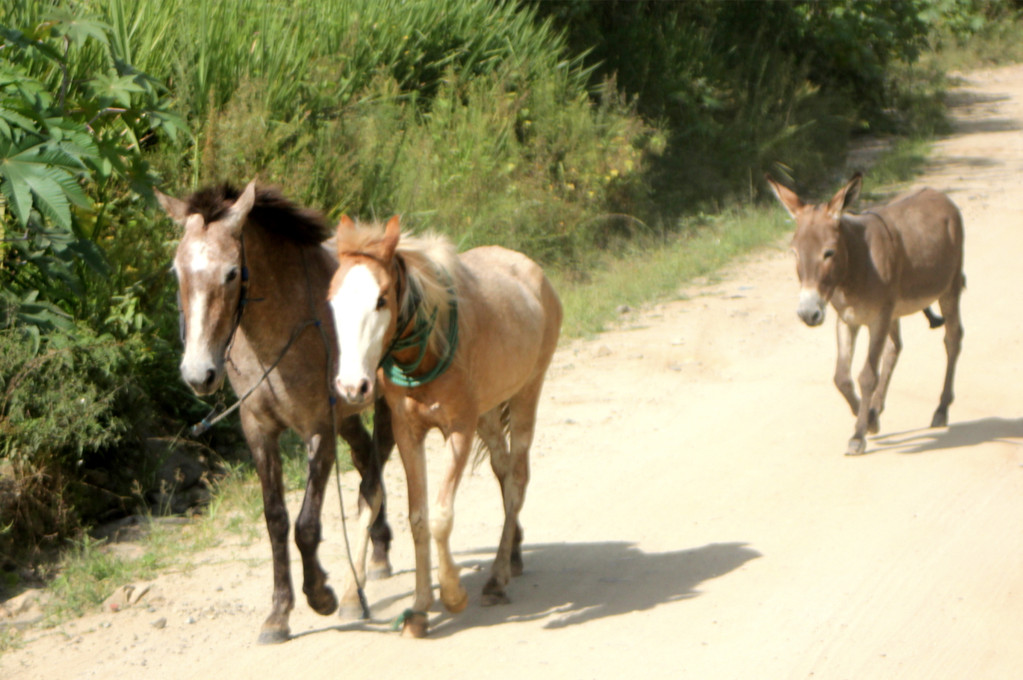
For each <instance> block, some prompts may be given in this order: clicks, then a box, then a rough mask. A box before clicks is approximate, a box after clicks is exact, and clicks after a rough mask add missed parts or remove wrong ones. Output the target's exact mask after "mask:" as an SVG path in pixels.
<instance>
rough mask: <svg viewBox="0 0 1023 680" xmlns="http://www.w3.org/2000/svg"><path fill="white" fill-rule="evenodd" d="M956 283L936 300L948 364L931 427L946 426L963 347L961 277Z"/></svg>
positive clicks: (958, 275)
mask: <svg viewBox="0 0 1023 680" xmlns="http://www.w3.org/2000/svg"><path fill="white" fill-rule="evenodd" d="M957 277H958V281H957V283H956V285H955V286H953V288H952V290H950V291H949V292H948V293H946V294H945V295H943V296H942V297H941V298H939V300H938V304H939V305H940V306H941V313H942V315H943V316H944V317H945V354H947V355H948V364H947V365H946V367H945V386H944V388H943V389H942V391H941V401H940V402H938V408H937V410H936V411H935V412H934V417H933V418H932V419H931V427H945V426H946V425H948V407H949V404H951V403H952V400H953V399H954V398H955V395H954V394H953V391H952V383H953V382H954V381H955V373H956V360H957V359H958V358H959V351H960V350H961V349H962V346H963V324H962V321H961V320H960V315H959V296H960V294H961V293H962V275H961V274H957Z"/></svg>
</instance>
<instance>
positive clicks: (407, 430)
mask: <svg viewBox="0 0 1023 680" xmlns="http://www.w3.org/2000/svg"><path fill="white" fill-rule="evenodd" d="M393 417H394V419H393V428H394V441H395V443H396V444H397V445H398V452H399V453H400V454H401V462H402V465H403V466H404V467H405V480H406V483H407V484H408V518H409V526H410V528H411V530H412V542H413V545H414V546H415V558H416V589H415V595H414V597H413V601H412V608H411V609H410V610H409V611H407V612H405V614H404V616H403V618H404V622H403V624H402V631H401V634H402V636H404V637H416V638H421V637H425V636H426V630H427V627H428V617H429V611H430V606H431V605H433V583H432V581H431V574H430V527H429V522H430V514H429V509H428V507H427V501H426V448H425V446H424V441H425V439H426V430H425V428H422V427H421V426H413V424H412V423H411V422H410V420H409V415H408V414H407V413H401V414H399V413H394V414H393Z"/></svg>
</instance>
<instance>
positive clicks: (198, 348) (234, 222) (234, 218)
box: [157, 182, 256, 395]
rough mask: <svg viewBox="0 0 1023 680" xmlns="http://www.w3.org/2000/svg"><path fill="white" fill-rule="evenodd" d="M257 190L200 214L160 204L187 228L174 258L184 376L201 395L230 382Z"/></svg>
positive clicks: (171, 202)
mask: <svg viewBox="0 0 1023 680" xmlns="http://www.w3.org/2000/svg"><path fill="white" fill-rule="evenodd" d="M255 191H256V190H255V182H250V183H249V185H248V186H247V187H245V190H244V191H243V192H242V193H241V195H240V196H239V197H238V198H237V199H236V200H235V201H234V203H232V204H230V205H226V204H225V205H219V206H212V207H207V208H209V209H204V210H199V211H193V210H192V209H190V208H189V204H188V203H186V202H185V201H181V200H178V199H176V198H172V197H170V196H167V195H165V194H162V193H159V192H157V198H158V199H159V200H160V205H161V206H163V209H164V210H165V211H166V212H167V214H168V215H170V216H171V217H172V218H173V219H174V221H176V222H177V223H178V224H180V225H181V226H182V227H183V234H182V236H181V241H180V242H179V243H178V249H177V252H176V253H175V254H174V274H175V275H176V276H177V278H178V287H179V304H180V306H181V318H182V323H183V324H184V326H183V328H182V338H183V340H184V343H185V350H184V355H183V356H182V359H181V377H182V378H183V379H184V380H185V382H186V383H188V385H189V386H190V387H191V388H192V389H193V390H194V391H195V393H196V394H200V395H204V394H210V393H212V392H215V391H216V390H218V389H219V388H220V386H221V385H222V384H223V382H224V355H225V354H226V352H227V349H228V344H229V342H230V340H231V337H232V335H233V334H234V331H235V328H236V326H237V324H238V321H239V314H240V311H241V310H240V306H241V304H242V294H243V289H242V286H243V279H244V278H245V272H244V271H243V268H244V264H243V261H242V260H243V252H242V229H243V227H244V226H245V222H246V219H247V218H248V215H249V211H250V210H252V205H253V203H254V201H255ZM204 207H206V206H204Z"/></svg>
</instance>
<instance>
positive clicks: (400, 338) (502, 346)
mask: <svg viewBox="0 0 1023 680" xmlns="http://www.w3.org/2000/svg"><path fill="white" fill-rule="evenodd" d="M337 247H338V270H337V273H336V274H335V275H334V279H333V281H332V282H331V286H330V305H331V308H332V309H333V312H334V322H335V324H336V325H337V328H338V333H337V338H338V343H339V348H340V352H339V356H340V360H339V363H338V372H337V378H336V389H337V392H338V393H339V394H340V395H341V396H342V397H344V398H345V399H346V400H348V401H349V402H350V403H352V404H353V405H355V406H356V407H359V406H362V405H365V404H366V403H368V400H369V399H370V398H371V396H372V393H373V390H374V385H375V384H378V385H380V386H381V388H382V390H383V393H384V396H385V398H386V399H387V403H388V404H389V405H390V407H391V412H392V419H393V420H392V422H393V426H394V439H395V442H396V443H397V444H398V451H399V452H400V453H401V459H402V462H403V463H404V466H405V474H406V477H407V481H408V496H409V500H408V502H409V520H410V523H411V527H412V536H413V540H414V542H415V554H416V587H415V601H414V604H413V606H412V609H411V610H410V611H408V612H406V616H405V618H404V627H403V635H408V636H413V637H422V636H424V635H425V634H426V630H427V612H428V610H429V608H430V606H431V604H432V603H433V592H432V588H431V579H430V545H429V534H432V536H433V539H434V541H435V543H436V546H437V558H438V562H439V567H438V580H439V582H440V598H441V601H442V602H443V603H444V606H445V607H446V608H447V609H448V610H449V611H451V612H459V611H461V610H462V609H463V608H464V607H465V605H466V603H467V602H468V595H467V594H466V592H465V589H464V588H463V587H462V585H461V582H460V581H459V577H458V567H457V566H456V565H455V563H454V560H453V559H452V557H451V550H450V547H449V544H448V540H449V537H450V535H451V529H452V523H453V518H454V509H453V506H454V498H455V491H456V489H457V487H458V482H459V480H460V479H461V476H462V471H463V470H464V468H465V464H466V461H467V459H468V457H469V452H470V449H471V448H472V443H473V435H474V434H477V433H478V434H479V436H480V438H481V439H482V440H483V442H484V443H485V444H486V446H487V448H488V449H489V451H490V463H491V466H492V468H493V470H494V474H495V475H496V476H497V479H498V482H499V484H500V486H501V492H502V495H503V497H504V510H505V521H504V528H503V530H502V532H501V539H500V544H499V546H498V550H497V555H496V557H495V558H494V565H493V570H492V573H491V576H490V579H489V581H487V583H486V585H485V586H484V588H483V603H484V604H495V603H500V602H506V601H507V597H506V595H505V586H506V585H507V583H508V581H509V580H510V577H511V576H512V575H518V574H520V573H522V552H521V543H522V529H521V527H520V526H519V524H518V515H519V510H520V509H521V508H522V502H523V500H524V496H525V490H526V483H527V482H528V480H529V447H530V444H531V443H532V439H533V429H534V425H535V422H536V410H537V403H538V401H539V398H540V390H541V388H542V386H543V381H544V374H545V373H546V371H547V366H548V365H549V364H550V361H551V357H552V355H553V354H554V350H555V347H556V345H557V343H558V335H559V333H560V329H561V303H560V301H559V300H558V296H557V294H556V293H555V292H554V289H553V288H552V287H551V284H550V282H549V281H548V280H547V278H546V277H545V276H544V273H543V271H542V270H541V269H540V267H539V266H538V265H537V264H536V263H534V262H533V261H532V260H530V259H529V258H527V257H526V256H525V255H522V254H520V253H516V252H513V251H510V250H505V249H504V248H498V247H485V248H476V249H474V250H470V251H468V252H466V253H463V254H462V255H460V256H459V255H456V253H455V250H454V247H453V246H452V245H451V243H450V242H448V241H447V240H445V239H443V238H440V237H427V238H415V237H408V236H402V235H401V233H400V227H399V223H398V218H397V217H395V218H392V219H391V220H390V221H389V222H388V223H387V225H386V229H385V230H383V231H382V230H381V229H380V228H379V227H377V226H372V227H368V228H367V227H359V226H356V225H355V224H354V223H353V222H352V221H351V220H349V219H347V218H343V219H342V220H341V223H340V225H339V226H338V242H337ZM378 367H379V369H378ZM378 376H379V382H378V380H377V378H378ZM505 423H507V430H508V431H509V433H510V440H511V444H510V447H509V445H508V442H507V441H506V440H505V435H504V432H505ZM434 427H436V428H439V429H440V430H441V432H442V433H443V434H444V436H445V437H446V439H447V441H448V444H449V446H450V450H451V459H450V463H449V465H448V468H447V471H446V473H445V475H444V478H443V482H442V483H441V486H440V489H439V490H438V492H437V496H436V501H435V503H434V505H433V509H432V512H428V510H427V504H426V469H425V460H424V457H425V453H424V445H423V442H424V439H425V437H426V433H427V431H428V430H430V429H431V428H434Z"/></svg>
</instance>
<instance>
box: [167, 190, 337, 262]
mask: <svg viewBox="0 0 1023 680" xmlns="http://www.w3.org/2000/svg"><path fill="white" fill-rule="evenodd" d="M241 193H242V192H241V191H239V190H238V189H237V188H236V187H234V186H232V185H230V184H227V183H226V182H225V183H224V184H217V185H213V186H208V187H205V188H203V189H199V190H198V191H196V192H195V193H194V194H192V195H191V196H189V197H188V199H187V201H186V203H187V204H188V212H187V214H189V215H191V214H194V213H197V214H199V215H202V218H203V221H205V222H206V224H209V223H211V222H215V221H217V220H219V219H221V218H223V217H224V215H225V214H226V213H227V209H228V208H230V207H231V206H232V205H233V204H234V202H235V201H236V200H237V199H238V197H239V196H241ZM249 221H250V222H253V223H255V224H258V225H259V226H260V227H262V228H263V229H265V230H266V231H268V232H270V233H271V234H274V235H276V236H280V237H281V238H284V239H287V240H289V241H292V242H294V243H297V244H299V245H309V246H311V245H316V244H319V243H322V242H323V241H325V240H326V239H327V238H329V237H330V236H332V235H333V229H332V228H331V226H330V225H329V224H328V222H327V220H326V219H325V218H324V217H323V215H321V214H320V213H318V212H317V211H315V210H310V209H308V208H299V207H298V206H296V205H295V204H294V203H292V202H291V201H289V200H288V199H286V198H285V197H284V195H283V194H281V192H280V190H279V189H277V188H276V187H261V186H257V187H256V202H255V205H253V206H252V212H250V213H249Z"/></svg>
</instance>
